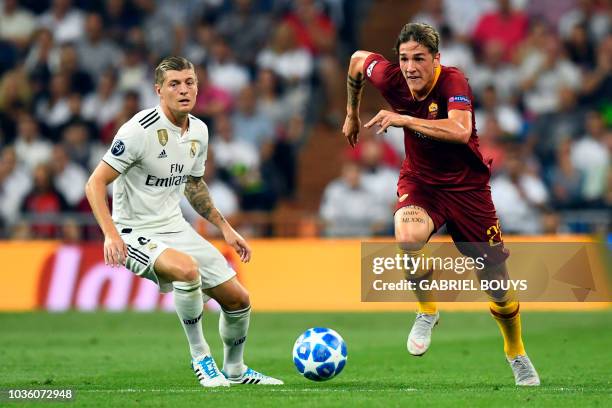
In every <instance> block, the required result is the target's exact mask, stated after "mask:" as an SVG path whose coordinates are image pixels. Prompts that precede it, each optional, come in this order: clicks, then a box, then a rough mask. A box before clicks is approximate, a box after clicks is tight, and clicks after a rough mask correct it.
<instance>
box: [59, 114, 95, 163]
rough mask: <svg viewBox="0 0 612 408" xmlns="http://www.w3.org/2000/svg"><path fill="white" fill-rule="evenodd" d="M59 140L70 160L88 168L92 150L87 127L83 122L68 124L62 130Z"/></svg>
mask: <svg viewBox="0 0 612 408" xmlns="http://www.w3.org/2000/svg"><path fill="white" fill-rule="evenodd" d="M61 140H62V143H63V144H64V148H65V149H66V152H67V153H68V157H70V160H71V161H74V162H75V163H77V164H79V165H80V166H82V167H83V168H89V162H90V160H91V153H92V149H91V142H90V135H89V129H88V127H87V125H86V124H85V123H83V122H75V123H73V124H70V125H69V126H68V127H66V128H65V129H64V131H63V133H62V139H61Z"/></svg>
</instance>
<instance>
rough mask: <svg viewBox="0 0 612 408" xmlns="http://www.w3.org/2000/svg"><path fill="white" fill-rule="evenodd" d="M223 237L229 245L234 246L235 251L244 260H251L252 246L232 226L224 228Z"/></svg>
mask: <svg viewBox="0 0 612 408" xmlns="http://www.w3.org/2000/svg"><path fill="white" fill-rule="evenodd" d="M223 238H224V239H225V242H227V244H228V245H230V246H231V247H232V248H234V251H236V253H237V254H238V256H240V260H241V261H242V262H245V263H246V262H249V261H250V260H251V247H250V246H249V244H247V242H246V240H245V239H244V238H242V236H241V235H240V234H239V233H237V232H236V230H235V229H233V228H232V227H229V226H228V227H227V228H224V229H223Z"/></svg>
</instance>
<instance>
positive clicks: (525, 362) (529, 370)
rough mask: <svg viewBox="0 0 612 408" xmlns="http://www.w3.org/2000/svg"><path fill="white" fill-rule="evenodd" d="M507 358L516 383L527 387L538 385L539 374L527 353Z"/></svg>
mask: <svg viewBox="0 0 612 408" xmlns="http://www.w3.org/2000/svg"><path fill="white" fill-rule="evenodd" d="M507 360H508V363H510V368H512V373H513V374H514V381H515V383H516V385H520V386H527V387H536V386H538V385H540V376H538V372H537V371H536V369H535V367H534V366H533V364H531V360H529V357H527V355H518V356H516V357H514V358H512V359H510V358H507Z"/></svg>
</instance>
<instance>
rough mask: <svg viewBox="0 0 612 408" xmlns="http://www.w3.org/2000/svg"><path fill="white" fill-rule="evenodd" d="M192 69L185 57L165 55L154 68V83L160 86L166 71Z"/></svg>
mask: <svg viewBox="0 0 612 408" xmlns="http://www.w3.org/2000/svg"><path fill="white" fill-rule="evenodd" d="M184 69H194V67H193V64H192V63H191V61H189V60H188V59H187V58H183V57H166V58H164V59H163V60H161V62H160V63H159V64H158V65H157V67H156V68H155V84H157V85H159V86H162V85H163V84H164V80H165V79H166V71H182V70H184Z"/></svg>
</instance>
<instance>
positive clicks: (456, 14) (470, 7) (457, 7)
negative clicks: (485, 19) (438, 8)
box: [444, 0, 497, 38]
mask: <svg viewBox="0 0 612 408" xmlns="http://www.w3.org/2000/svg"><path fill="white" fill-rule="evenodd" d="M496 4H497V2H496V1H495V0H462V1H457V0H444V16H445V17H446V22H447V24H449V25H450V27H451V29H452V31H453V33H454V34H455V35H458V36H460V37H463V38H469V37H470V36H471V35H472V31H473V30H474V27H476V24H477V23H478V21H479V20H480V17H481V16H482V15H484V14H486V13H489V12H493V11H495V8H496Z"/></svg>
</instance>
